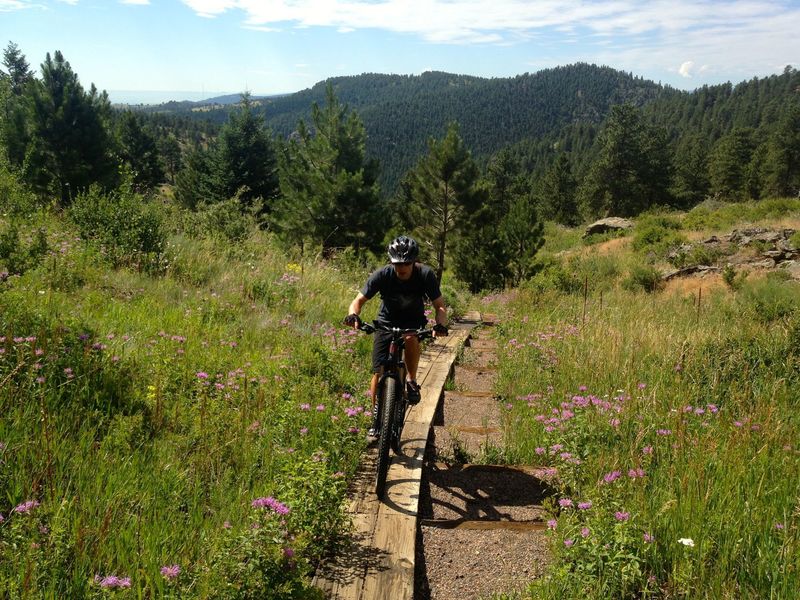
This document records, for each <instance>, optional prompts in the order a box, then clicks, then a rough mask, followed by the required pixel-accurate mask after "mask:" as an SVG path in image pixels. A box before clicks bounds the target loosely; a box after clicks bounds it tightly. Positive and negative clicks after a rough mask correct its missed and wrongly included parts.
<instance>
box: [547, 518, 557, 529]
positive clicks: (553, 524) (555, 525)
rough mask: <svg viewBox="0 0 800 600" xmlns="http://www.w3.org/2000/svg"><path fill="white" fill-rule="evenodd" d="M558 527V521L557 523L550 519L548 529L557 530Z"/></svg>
mask: <svg viewBox="0 0 800 600" xmlns="http://www.w3.org/2000/svg"><path fill="white" fill-rule="evenodd" d="M556 527H558V521H556V520H555V519H549V520H548V521H547V528H548V529H555V528H556Z"/></svg>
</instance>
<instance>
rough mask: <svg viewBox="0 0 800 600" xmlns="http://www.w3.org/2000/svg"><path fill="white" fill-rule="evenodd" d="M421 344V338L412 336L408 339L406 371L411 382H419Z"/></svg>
mask: <svg viewBox="0 0 800 600" xmlns="http://www.w3.org/2000/svg"><path fill="white" fill-rule="evenodd" d="M419 355H420V344H419V338H418V337H417V336H415V335H410V336H408V337H407V338H406V370H407V371H408V378H409V379H410V380H411V381H416V380H417V367H418V366H419Z"/></svg>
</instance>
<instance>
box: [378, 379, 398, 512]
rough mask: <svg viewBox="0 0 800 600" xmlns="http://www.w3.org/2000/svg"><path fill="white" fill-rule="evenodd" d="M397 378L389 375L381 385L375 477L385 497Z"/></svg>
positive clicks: (381, 496)
mask: <svg viewBox="0 0 800 600" xmlns="http://www.w3.org/2000/svg"><path fill="white" fill-rule="evenodd" d="M397 386H398V384H397V379H396V378H395V377H394V376H392V375H387V376H386V377H385V378H384V380H383V385H382V386H381V394H382V396H383V397H382V398H381V437H380V438H379V441H378V469H377V475H376V478H375V493H376V494H377V495H378V498H383V493H384V492H385V491H386V476H387V475H388V473H389V445H390V444H391V438H392V429H393V427H392V425H393V421H394V414H395V411H396V410H397V408H396V406H397V394H398V387H397Z"/></svg>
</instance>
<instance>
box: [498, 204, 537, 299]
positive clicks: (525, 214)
mask: <svg viewBox="0 0 800 600" xmlns="http://www.w3.org/2000/svg"><path fill="white" fill-rule="evenodd" d="M500 238H501V239H502V240H503V244H504V245H505V247H506V251H507V253H508V256H509V264H508V270H509V272H510V274H511V279H510V282H511V284H512V285H513V286H517V285H519V284H520V283H521V282H522V281H523V280H525V279H527V278H528V277H530V276H531V275H533V273H534V269H535V264H534V259H535V257H536V253H537V252H538V251H539V249H540V248H541V247H542V246H543V245H544V226H543V224H542V223H541V221H539V219H538V217H537V215H536V205H535V203H534V201H533V198H532V197H531V196H530V195H528V194H523V195H521V196H518V197H517V198H515V200H514V202H512V204H511V206H510V207H509V210H508V213H506V215H505V216H504V217H503V220H502V221H501V223H500Z"/></svg>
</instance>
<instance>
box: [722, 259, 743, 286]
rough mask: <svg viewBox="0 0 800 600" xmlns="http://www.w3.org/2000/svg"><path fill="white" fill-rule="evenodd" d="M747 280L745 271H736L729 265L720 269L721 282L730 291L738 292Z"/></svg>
mask: <svg viewBox="0 0 800 600" xmlns="http://www.w3.org/2000/svg"><path fill="white" fill-rule="evenodd" d="M745 279H747V271H738V272H737V271H736V269H734V268H733V266H731V265H726V266H725V268H724V269H722V281H724V282H725V284H726V285H727V286H728V287H729V288H730V289H732V290H739V289H741V287H742V284H743V283H744V280H745Z"/></svg>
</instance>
